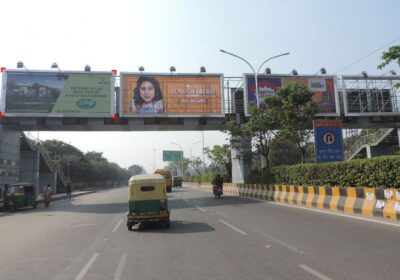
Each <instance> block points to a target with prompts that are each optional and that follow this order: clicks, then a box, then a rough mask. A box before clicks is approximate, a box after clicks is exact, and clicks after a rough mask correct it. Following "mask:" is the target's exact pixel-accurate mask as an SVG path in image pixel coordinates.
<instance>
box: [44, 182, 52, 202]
mask: <svg viewBox="0 0 400 280" xmlns="http://www.w3.org/2000/svg"><path fill="white" fill-rule="evenodd" d="M51 195H52V190H51V186H50V184H47V185H46V186H45V187H44V190H43V201H44V207H46V208H47V207H49V206H50V201H51Z"/></svg>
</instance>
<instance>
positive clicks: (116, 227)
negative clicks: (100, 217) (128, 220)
mask: <svg viewBox="0 0 400 280" xmlns="http://www.w3.org/2000/svg"><path fill="white" fill-rule="evenodd" d="M121 224H122V219H121V220H119V222H118V224H117V225H116V226H115V227H114V229H113V230H112V232H116V230H117V229H118V227H119V226H120V225H121Z"/></svg>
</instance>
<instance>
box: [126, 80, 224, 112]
mask: <svg viewBox="0 0 400 280" xmlns="http://www.w3.org/2000/svg"><path fill="white" fill-rule="evenodd" d="M222 92H223V91H222V75H220V74H201V75H199V74H185V75H182V74H179V75H171V74H148V73H146V74H142V73H121V93H122V95H121V102H120V103H121V104H120V114H121V115H122V116H129V117H135V116H140V117H143V116H144V117H146V116H155V115H156V116H162V115H164V116H165V115H168V116H171V115H173V116H179V115H181V116H185V117H190V116H207V117H212V116H223V113H224V111H223V94H222Z"/></svg>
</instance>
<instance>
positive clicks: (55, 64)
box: [51, 62, 61, 72]
mask: <svg viewBox="0 0 400 280" xmlns="http://www.w3.org/2000/svg"><path fill="white" fill-rule="evenodd" d="M51 69H58V71H60V72H61V69H60V68H59V67H58V64H57V63H55V62H53V64H52V65H51Z"/></svg>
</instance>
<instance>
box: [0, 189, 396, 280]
mask: <svg viewBox="0 0 400 280" xmlns="http://www.w3.org/2000/svg"><path fill="white" fill-rule="evenodd" d="M127 197H128V196H127V188H118V189H112V190H106V191H102V192H98V193H93V194H89V195H85V196H80V197H76V198H74V199H73V200H72V201H65V200H62V201H57V202H54V203H52V204H51V205H50V208H49V209H45V208H43V206H42V205H41V206H39V207H38V209H36V210H32V209H29V210H23V211H19V212H16V213H2V214H0V279H2V280H5V279H13V280H15V279H22V280H23V279H29V280H32V279H38V280H39V279H40V280H43V279H51V280H61V279H68V280H70V279H75V280H82V279H85V280H89V279H92V280H94V279H96V280H101V279H135V280H136V279H146V280H148V279H180V280H189V279H207V280H215V279H232V280H236V279H238V280H239V279H240V280H243V279H325V280H326V279H374V280H376V279H400V269H399V253H400V242H399V241H400V224H399V223H393V224H392V223H390V224H385V223H379V222H375V221H365V220H360V219H357V218H351V217H344V216H339V215H331V214H325V213H321V212H317V211H310V210H304V209H300V208H295V207H287V206H281V205H277V204H274V203H268V202H263V201H258V200H252V199H244V198H237V197H229V196H224V197H223V198H222V199H215V198H213V197H211V194H210V193H208V192H203V191H198V190H192V189H189V188H182V189H177V190H176V189H174V192H173V193H172V194H170V195H169V203H170V207H171V208H172V216H171V220H172V221H171V228H170V229H166V228H164V227H163V226H162V225H146V226H142V227H141V228H140V230H139V231H138V232H131V231H128V230H127V227H126V215H125V213H126V211H127Z"/></svg>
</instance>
